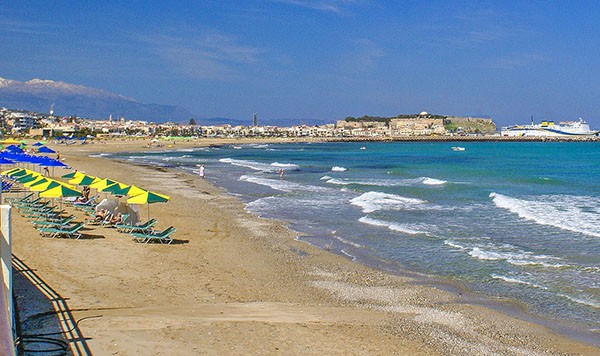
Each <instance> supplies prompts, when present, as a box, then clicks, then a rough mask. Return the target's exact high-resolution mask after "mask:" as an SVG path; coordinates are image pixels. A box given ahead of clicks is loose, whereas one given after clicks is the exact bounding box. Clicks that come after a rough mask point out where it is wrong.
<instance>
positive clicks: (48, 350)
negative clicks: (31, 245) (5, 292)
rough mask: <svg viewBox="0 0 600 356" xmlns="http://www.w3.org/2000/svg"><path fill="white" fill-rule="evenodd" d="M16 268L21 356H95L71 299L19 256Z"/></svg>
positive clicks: (14, 264)
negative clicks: (81, 328)
mask: <svg viewBox="0 0 600 356" xmlns="http://www.w3.org/2000/svg"><path fill="white" fill-rule="evenodd" d="M12 266H13V291H14V297H15V298H14V300H15V309H16V311H17V314H16V317H17V325H18V326H17V333H18V334H19V335H18V339H17V341H18V344H17V347H18V349H17V350H18V352H19V354H21V355H22V354H26V355H30V354H35V355H92V352H91V350H90V349H89V347H88V345H87V342H86V341H87V340H89V338H87V339H86V338H85V337H84V336H83V335H82V333H81V331H80V330H79V326H78V325H77V324H78V322H79V321H80V320H79V321H76V320H74V318H73V315H72V313H71V310H70V309H69V306H68V304H67V299H65V298H63V297H62V296H60V295H59V294H58V293H57V292H56V291H54V289H52V287H50V286H49V285H48V284H46V283H45V282H44V281H43V280H42V279H41V278H40V277H39V276H38V275H37V274H36V273H35V271H34V270H32V269H30V268H29V266H27V265H26V264H25V262H23V260H21V259H19V258H18V257H17V256H15V255H13V257H12Z"/></svg>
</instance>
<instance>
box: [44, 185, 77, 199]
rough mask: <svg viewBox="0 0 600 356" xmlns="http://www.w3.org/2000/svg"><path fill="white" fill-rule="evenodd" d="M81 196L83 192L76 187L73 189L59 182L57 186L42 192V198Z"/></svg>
mask: <svg viewBox="0 0 600 356" xmlns="http://www.w3.org/2000/svg"><path fill="white" fill-rule="evenodd" d="M77 196H81V192H80V191H79V190H76V189H71V188H69V187H67V186H64V185H62V184H59V185H58V186H57V187H54V188H50V189H48V190H44V191H43V192H41V193H40V197H42V198H66V197H77Z"/></svg>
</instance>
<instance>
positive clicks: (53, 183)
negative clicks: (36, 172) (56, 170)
mask: <svg viewBox="0 0 600 356" xmlns="http://www.w3.org/2000/svg"><path fill="white" fill-rule="evenodd" d="M59 185H62V186H65V187H67V188H71V189H73V188H75V187H74V186H72V185H70V184H67V183H63V182H59V181H57V180H54V179H48V181H47V182H44V183H40V184H35V185H32V186H30V187H29V190H31V191H34V192H43V191H46V190H48V189H51V188H56V187H58V186H59Z"/></svg>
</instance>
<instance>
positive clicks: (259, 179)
mask: <svg viewBox="0 0 600 356" xmlns="http://www.w3.org/2000/svg"><path fill="white" fill-rule="evenodd" d="M271 176H274V175H271ZM239 180H241V181H243V182H250V183H254V184H259V185H264V186H267V187H270V188H272V189H275V190H279V191H282V192H293V191H303V192H320V193H326V192H327V193H328V192H331V191H333V190H332V189H329V188H324V187H318V186H315V185H310V184H300V183H295V182H292V181H289V180H285V179H279V176H277V178H269V177H267V176H266V175H262V174H260V173H259V174H244V175H242V176H241V177H240V178H239Z"/></svg>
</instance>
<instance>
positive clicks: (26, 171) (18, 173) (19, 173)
mask: <svg viewBox="0 0 600 356" xmlns="http://www.w3.org/2000/svg"><path fill="white" fill-rule="evenodd" d="M31 172H32V171H30V170H29V169H25V168H20V169H19V170H17V171H14V172H11V173H9V174H7V176H9V177H22V176H24V175H27V174H29V173H31Z"/></svg>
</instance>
